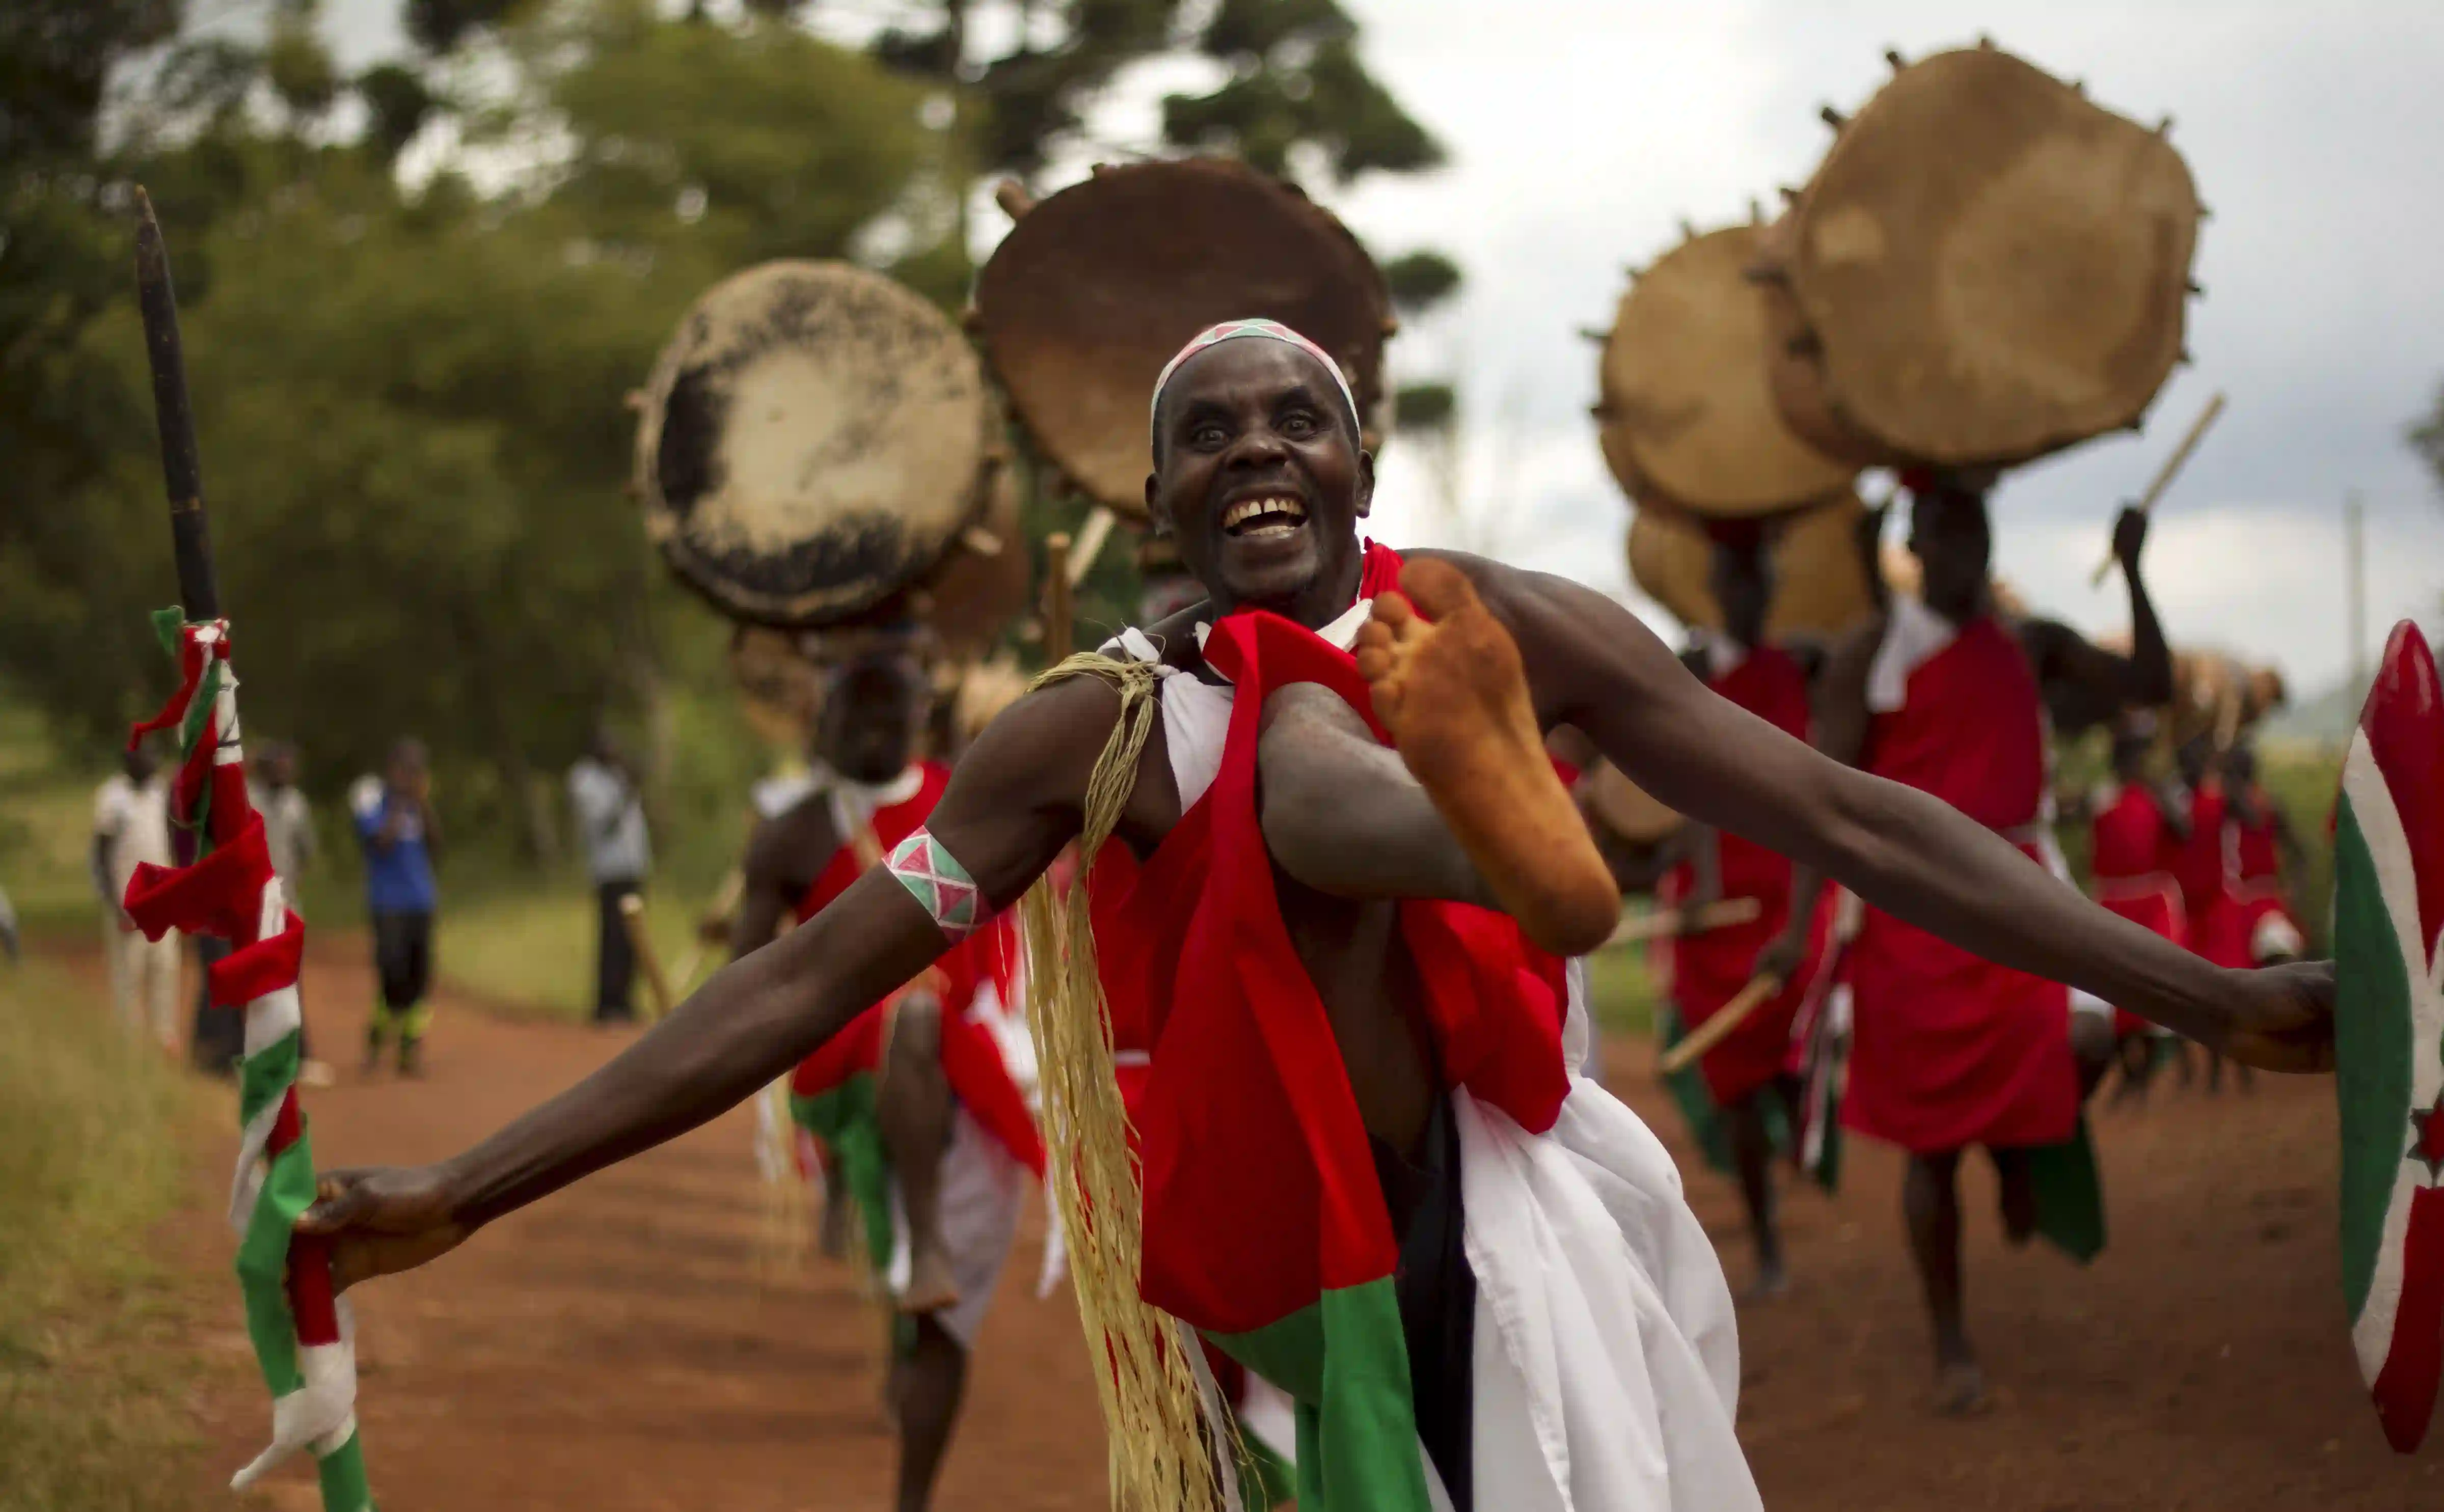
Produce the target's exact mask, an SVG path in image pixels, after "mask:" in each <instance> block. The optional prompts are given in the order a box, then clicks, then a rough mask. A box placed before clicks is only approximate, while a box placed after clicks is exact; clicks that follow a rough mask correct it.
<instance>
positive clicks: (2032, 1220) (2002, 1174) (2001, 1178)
mask: <svg viewBox="0 0 2444 1512" xmlns="http://www.w3.org/2000/svg"><path fill="white" fill-rule="evenodd" d="M1986 1153H1987V1155H1988V1157H1989V1158H1990V1159H1991V1160H1992V1161H1993V1162H1994V1181H1995V1185H1996V1186H1997V1187H1999V1188H2000V1189H2001V1193H2002V1208H2003V1237H2004V1238H2006V1239H2008V1240H2009V1241H2010V1242H2011V1243H2012V1244H2014V1245H2025V1244H2027V1242H2028V1241H2029V1240H2031V1239H2034V1238H2035V1237H2036V1236H2037V1183H2036V1171H2035V1168H2033V1167H2032V1166H2030V1165H2029V1164H2028V1152H2027V1151H2025V1150H1989V1151H1987V1152H1986Z"/></svg>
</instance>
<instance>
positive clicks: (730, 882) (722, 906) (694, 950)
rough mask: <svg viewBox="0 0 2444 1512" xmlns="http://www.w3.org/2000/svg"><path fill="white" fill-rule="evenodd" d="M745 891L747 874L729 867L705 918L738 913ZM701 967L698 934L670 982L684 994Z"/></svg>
mask: <svg viewBox="0 0 2444 1512" xmlns="http://www.w3.org/2000/svg"><path fill="white" fill-rule="evenodd" d="M746 891H747V874H746V873H745V872H742V871H740V870H739V869H738V868H737V867H734V866H733V867H731V869H730V875H729V876H725V877H723V878H722V879H721V887H720V889H719V890H718V891H716V892H715V893H714V894H713V902H712V904H711V905H710V906H708V907H707V908H706V909H705V911H704V912H705V914H706V916H707V917H709V918H717V919H727V918H729V917H730V916H731V914H733V913H737V912H738V899H739V897H740V896H741V895H742V894H745V893H746ZM702 965H704V936H703V935H702V934H698V935H697V936H696V937H695V940H694V943H693V944H691V945H689V947H688V953H687V954H685V955H683V956H681V957H679V964H678V968H677V969H676V970H675V971H673V972H672V973H671V980H672V981H673V982H676V983H677V984H678V986H679V990H680V991H682V992H684V991H686V990H687V989H688V988H689V987H690V986H694V983H695V973H696V968H698V967H701V966H702Z"/></svg>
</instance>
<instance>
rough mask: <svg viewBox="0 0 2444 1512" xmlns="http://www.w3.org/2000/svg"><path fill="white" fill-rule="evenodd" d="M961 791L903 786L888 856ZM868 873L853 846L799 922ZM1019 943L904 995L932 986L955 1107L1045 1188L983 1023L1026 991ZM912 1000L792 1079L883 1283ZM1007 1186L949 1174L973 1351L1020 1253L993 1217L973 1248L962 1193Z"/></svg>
mask: <svg viewBox="0 0 2444 1512" xmlns="http://www.w3.org/2000/svg"><path fill="white" fill-rule="evenodd" d="M949 783H950V771H949V769H948V768H946V767H944V766H942V765H939V764H937V763H934V762H920V763H917V764H916V765H912V766H910V767H909V768H908V770H907V773H906V774H905V775H904V776H903V777H902V778H901V780H900V782H899V783H898V784H894V785H893V786H891V787H887V788H885V789H883V790H882V792H881V793H879V795H878V797H879V799H880V800H881V802H879V803H878V804H877V806H876V807H875V809H874V812H873V815H872V817H871V820H870V821H869V822H870V825H871V827H872V830H873V833H874V838H875V839H876V840H877V841H879V845H880V848H881V850H882V851H884V852H886V853H887V852H888V851H889V850H890V849H891V848H892V847H893V846H895V845H897V844H898V843H899V842H900V841H901V840H903V839H907V838H908V837H909V836H910V835H912V834H914V833H915V832H916V830H917V829H918V828H920V827H921V826H922V825H923V824H924V822H925V818H926V816H927V815H929V814H931V813H932V812H933V811H934V805H935V803H936V802H940V800H941V797H942V790H943V788H944V787H946V786H947V785H948V784H949ZM864 870H865V863H864V862H863V861H862V860H861V858H860V857H859V855H858V847H857V845H856V844H855V843H854V842H852V843H850V844H846V845H842V846H841V847H840V849H838V850H837V851H835V852H834V853H833V854H832V856H831V858H830V859H829V860H828V861H827V862H826V863H825V864H824V869H823V871H822V872H821V873H820V874H818V875H817V876H816V878H815V882H814V885H813V886H812V887H810V888H808V889H807V890H806V893H805V896H804V897H803V898H802V899H800V901H799V903H798V907H797V910H796V913H797V916H798V918H799V919H800V921H802V922H803V921H804V920H805V919H809V918H812V917H813V916H814V915H815V914H816V913H820V912H821V911H822V910H823V909H824V906H825V905H827V904H829V903H830V902H831V901H832V899H834V898H836V897H838V896H839V895H840V894H842V893H844V892H846V891H848V888H849V886H850V884H852V883H853V882H855V881H856V880H857V879H858V877H859V876H861V875H863V873H864ZM1011 935H1012V930H1011V929H1010V927H1009V925H1008V924H1007V923H1004V924H999V925H996V926H995V927H993V928H991V929H986V930H983V931H978V932H977V933H975V934H974V935H972V936H971V937H969V938H968V939H967V940H966V941H964V942H962V943H961V944H960V945H959V946H958V947H956V948H955V949H954V950H951V951H950V952H949V953H948V954H946V955H944V956H943V957H942V959H941V960H940V961H939V962H938V963H936V964H935V967H934V968H932V969H931V970H929V971H928V972H927V973H925V975H923V976H920V977H918V978H917V979H916V981H915V982H913V983H911V984H909V986H908V987H903V988H902V989H901V993H904V992H906V991H908V990H911V989H913V988H916V987H919V986H932V987H933V988H934V989H935V992H936V994H937V995H938V997H939V999H940V1001H941V1004H942V1015H941V1025H942V1040H941V1043H942V1073H943V1076H944V1078H945V1079H947V1080H948V1081H949V1083H950V1086H951V1092H952V1095H953V1096H954V1097H956V1098H957V1099H958V1103H959V1107H960V1109H961V1111H962V1112H963V1113H965V1114H966V1115H967V1117H968V1118H969V1119H971V1120H972V1122H973V1125H974V1127H975V1129H976V1130H978V1131H980V1132H981V1133H983V1134H987V1135H990V1136H991V1141H992V1143H993V1144H994V1145H995V1146H997V1147H998V1148H999V1150H1000V1151H1001V1152H1003V1153H1005V1154H1006V1155H1007V1156H1008V1157H1009V1161H1011V1162H1014V1163H1015V1164H1016V1165H1017V1166H1020V1167H1024V1168H1025V1169H1027V1170H1028V1171H1033V1172H1034V1173H1035V1174H1036V1175H1038V1176H1041V1175H1042V1174H1043V1172H1044V1145H1043V1141H1042V1138H1041V1137H1040V1136H1039V1135H1038V1134H1037V1133H1036V1129H1035V1121H1034V1119H1033V1117H1032V1116H1029V1114H1028V1107H1027V1098H1026V1096H1025V1094H1023V1093H1022V1092H1021V1091H1020V1090H1019V1087H1018V1084H1017V1082H1016V1081H1015V1080H1014V1079H1012V1078H1011V1076H1010V1073H1009V1067H1008V1065H1007V1064H1006V1063H1005V1061H1004V1060H1003V1056H1002V1049H1001V1042H1000V1039H999V1037H998V1035H997V1034H996V1026H995V1025H994V1024H992V1023H991V1022H989V1021H988V1020H987V1019H986V1018H984V1017H983V1016H982V1014H981V1013H980V1012H979V1009H980V1007H981V1008H982V1010H983V1011H984V1012H995V1013H997V1012H1000V1011H1002V1007H1003V1005H1005V1004H1006V1003H1007V1002H1008V1000H1009V994H1010V993H1011V991H1013V990H1014V981H1013V974H1012V973H1013V970H1014V963H1015V960H1016V954H1017V952H1016V951H1015V950H1011V949H1009V948H1008V947H1009V941H1010V938H1011ZM986 986H994V987H995V989H996V990H995V992H994V993H992V994H991V995H990V997H988V995H987V994H985V993H984V992H983V988H985V987H986ZM900 995H901V994H900V993H895V994H893V997H892V999H890V1000H886V1001H885V1002H883V1003H879V1004H877V1005H874V1006H873V1007H871V1008H868V1009H866V1010H865V1012H863V1013H861V1014H860V1015H859V1016H858V1017H857V1018H856V1019H854V1020H853V1021H851V1022H850V1023H849V1025H848V1027H847V1028H845V1029H843V1030H842V1031H841V1033H840V1034H839V1035H838V1036H837V1037H835V1038H833V1039H832V1040H829V1041H827V1042H825V1043H824V1046H823V1048H821V1049H819V1050H817V1051H816V1052H815V1053H814V1054H812V1055H810V1056H808V1057H806V1059H805V1060H802V1061H800V1062H799V1063H798V1068H797V1070H796V1071H795V1072H793V1073H791V1075H790V1078H789V1108H790V1113H791V1114H792V1116H794V1117H795V1118H796V1120H797V1122H798V1123H799V1125H800V1126H801V1127H803V1128H805V1130H807V1132H809V1133H810V1134H813V1135H814V1136H815V1137H816V1138H818V1139H820V1140H822V1141H824V1144H825V1145H826V1146H827V1147H828V1148H829V1151H830V1153H831V1154H832V1156H833V1160H834V1166H835V1169H836V1170H837V1171H838V1172H839V1175H840V1177H841V1180H842V1185H843V1186H844V1187H845V1188H846V1191H845V1192H844V1193H835V1194H834V1195H835V1197H840V1196H845V1197H846V1198H848V1199H849V1200H851V1201H853V1202H855V1203H856V1205H857V1207H858V1209H859V1211H860V1212H861V1215H862V1218H863V1220H864V1224H865V1234H866V1244H867V1249H868V1256H869V1258H870V1259H871V1260H872V1262H873V1263H874V1265H875V1268H876V1270H877V1272H878V1274H879V1273H883V1272H885V1271H887V1270H888V1269H889V1268H890V1267H891V1266H892V1265H893V1264H894V1263H895V1247H896V1246H898V1232H897V1230H898V1224H897V1222H896V1220H895V1218H894V1207H893V1200H892V1189H891V1182H890V1170H889V1165H888V1162H887V1160H886V1159H885V1157H884V1155H883V1152H882V1138H881V1134H880V1131H879V1128H878V1127H877V1126H876V1122H875V1115H874V1106H875V1081H876V1074H877V1072H878V1071H879V1068H880V1066H881V1064H882V1059H883V1055H884V1053H885V1050H886V1047H887V1042H888V1037H889V1032H890V1031H889V1023H890V1011H889V1010H890V1007H891V1005H892V1003H893V1002H896V1001H897V999H898V997H899V996H900ZM980 999H981V1000H983V1001H982V1002H981V1003H980ZM964 1134H965V1130H964V1129H962V1130H961V1131H960V1132H959V1133H955V1134H954V1142H953V1147H952V1149H951V1151H950V1152H949V1153H948V1154H946V1156H945V1165H946V1168H948V1167H954V1166H958V1165H961V1164H964V1163H968V1162H967V1157H965V1156H963V1155H962V1153H961V1146H960V1140H961V1138H962V1136H963V1135H964ZM1007 1185H1008V1183H1006V1182H1004V1183H992V1182H989V1181H984V1180H981V1179H980V1180H977V1181H974V1182H969V1181H966V1180H964V1179H963V1177H962V1175H961V1174H960V1172H959V1171H956V1170H952V1169H946V1171H945V1172H944V1177H943V1184H942V1207H943V1209H944V1210H943V1213H942V1217H941V1222H942V1226H943V1233H944V1239H945V1243H946V1245H947V1246H948V1247H949V1248H950V1250H951V1252H952V1253H951V1260H952V1264H953V1267H954V1270H956V1271H958V1272H960V1273H961V1276H960V1280H961V1286H960V1300H959V1302H958V1304H957V1305H956V1306H954V1307H953V1308H950V1309H948V1310H947V1312H946V1313H945V1315H944V1319H943V1326H944V1327H945V1328H947V1329H948V1330H949V1331H950V1332H951V1334H952V1336H953V1337H955V1338H958V1339H959V1340H960V1342H962V1343H963V1344H971V1345H972V1342H973V1336H974V1332H975V1330H976V1329H977V1328H978V1327H980V1326H981V1325H982V1322H983V1316H984V1310H985V1307H986V1305H987V1304H988V1303H989V1302H990V1301H991V1275H989V1274H986V1272H987V1269H988V1266H989V1267H990V1270H991V1272H992V1273H994V1274H997V1273H998V1269H999V1265H1000V1260H1001V1255H1002V1253H1003V1252H1005V1251H1006V1250H1007V1248H1008V1244H1007V1241H1006V1238H1004V1239H1002V1241H1001V1242H1000V1243H992V1242H991V1240H992V1239H993V1238H994V1237H995V1236H998V1235H999V1233H1000V1230H1001V1229H1002V1228H1003V1227H1005V1226H1006V1224H1005V1223H1003V1222H1002V1221H1001V1215H1000V1214H998V1212H996V1213H994V1214H988V1215H986V1219H987V1220H990V1221H985V1220H980V1223H981V1226H982V1227H985V1228H990V1229H991V1230H993V1234H992V1235H986V1236H980V1238H979V1242H978V1243H976V1244H972V1245H969V1244H962V1243H961V1242H960V1239H959V1233H960V1231H961V1230H962V1229H964V1228H966V1227H969V1226H971V1225H969V1224H967V1223H966V1222H964V1221H963V1220H962V1218H961V1217H960V1215H959V1213H958V1212H956V1211H954V1208H959V1207H960V1206H961V1199H960V1195H959V1192H960V1189H962V1188H963V1187H967V1186H973V1187H976V1188H977V1189H979V1191H980V1192H981V1189H983V1188H984V1187H987V1186H1007ZM995 1195H996V1200H995V1201H993V1202H991V1203H985V1204H983V1205H982V1206H986V1207H991V1208H996V1209H998V1208H1002V1207H1009V1208H1010V1212H1009V1216H1010V1217H1012V1218H1014V1215H1015V1208H1014V1205H1012V1204H1011V1203H1010V1202H1009V1201H1008V1200H1007V1197H1008V1194H1007V1193H998V1194H995ZM898 1247H904V1246H898ZM988 1252H990V1260H989V1261H988V1259H987V1255H988ZM971 1273H972V1274H971ZM979 1282H981V1284H979Z"/></svg>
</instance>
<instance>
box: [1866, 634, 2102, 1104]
mask: <svg viewBox="0 0 2444 1512" xmlns="http://www.w3.org/2000/svg"><path fill="white" fill-rule="evenodd" d="M1867 769H1868V770H1869V771H1871V772H1874V773H1875V774H1876V775H1878V776H1879V777H1887V778H1890V779H1892V780H1893V781H1895V782H1898V783H1903V784H1908V785H1909V786H1912V787H1915V788H1917V789H1919V790H1920V791H1922V792H1926V793H1931V794H1933V795H1934V796H1935V797H1937V798H1940V799H1942V800H1943V801H1944V802H1947V803H1950V804H1951V805H1952V806H1953V807H1954V808H1957V809H1959V810H1960V811H1961V812H1963V813H1965V814H1967V815H1968V816H1969V817H1970V818H1972V819H1973V820H1975V821H1978V822H1979V823H1981V824H1984V825H1985V826H1986V827H1988V828H1989V829H1992V830H1996V831H2000V832H2002V833H2003V834H2004V835H2006V836H2007V837H2009V838H2010V839H2015V840H2018V841H2020V843H2021V848H2022V849H2023V850H2024V851H2026V852H2027V854H2028V856H2029V858H2030V862H2031V864H2036V863H2037V857H2038V854H2039V853H2038V851H2037V848H2036V846H2035V844H2034V843H2033V836H2032V835H2031V834H2030V833H2029V832H2030V831H2031V830H2032V829H2033V827H2034V825H2035V823H2036V822H2037V819H2038V814H2039V810H2040V807H2041V804H2042V802H2043V798H2044V790H2045V723H2044V714H2043V706H2042V705H2041V704H2040V702H2039V701H2038V696H2037V681H2036V675H2035V673H2032V672H2031V671H2030V670H2029V668H2028V664H2027V657H2026V656H2025V655H2023V654H2022V653H2021V651H2020V647H2019V644H2018V642H2017V641H2015V640H2014V639H2012V637H2011V636H2010V635H2009V632H2007V631H2006V630H2004V628H2003V627H2002V626H2001V625H1999V624H1997V623H1996V622H1995V621H1994V620H1993V619H1992V618H1980V619H1976V620H1972V622H1971V623H1969V624H1968V625H1965V626H1963V627H1962V628H1961V631H1960V634H1959V635H1958V636H1956V637H1955V638H1954V639H1953V642H1952V643H1951V644H1950V645H1949V646H1946V647H1945V648H1944V649H1943V650H1941V651H1939V652H1937V653H1936V654H1935V655H1933V656H1931V657H1929V658H1928V659H1927V660H1926V661H1925V662H1924V663H1922V664H1921V665H1920V666H1919V667H1918V668H1917V669H1916V671H1914V672H1912V673H1910V676H1909V692H1908V698H1907V700H1906V701H1905V703H1904V704H1903V706H1902V707H1901V709H1900V710H1898V711H1896V712H1893V713H1888V714H1878V715H1876V716H1875V719H1874V721H1873V723H1872V724H1871V726H1870V727H1869V729H1868V736H1867ZM1848 970H1849V975H1850V982H1851V986H1852V988H1853V991H1854V993H1855V999H1856V1005H1857V1017H1856V1024H1855V1028H1854V1031H1853V1035H1854V1038H1853V1042H1852V1050H1851V1061H1850V1084H1849V1090H1848V1092H1847V1094H1846V1095H1845V1096H1844V1097H1843V1099H1842V1122H1843V1123H1844V1124H1846V1125H1847V1126H1848V1127H1850V1128H1852V1129H1855V1130H1857V1131H1858V1132H1860V1133H1861V1134H1867V1135H1869V1136H1871V1137H1873V1138H1878V1139H1882V1140H1885V1141H1886V1142H1888V1143H1891V1144H1896V1145H1898V1146H1900V1147H1901V1148H1902V1149H1904V1150H1909V1151H1913V1152H1933V1151H1940V1150H1957V1149H1960V1148H1962V1147H1964V1146H1967V1145H1972V1144H1982V1145H1989V1146H2001V1147H2005V1148H2009V1147H2016V1146H2030V1145H2047V1144H2057V1143H2060V1142H2062V1141H2063V1140H2065V1139H2068V1138H2069V1137H2070V1136H2071V1134H2072V1132H2073V1130H2074V1129H2075V1127H2076V1126H2077V1123H2078V1120H2079V1074H2078V1068H2077V1065H2076V1063H2075V1061H2074V1060H2073V1059H2072V1055H2071V1046H2070V1011H2069V1010H2070V1003H2069V996H2068V992H2067V990H2066V989H2065V988H2064V987H2063V986H2061V985H2059V984H2057V983H2052V982H2046V981H2044V980H2042V979H2040V978H2037V977H2033V976H2029V975H2027V974H2026V973H2024V972H2020V971H2014V970H2011V969H2010V968H2008V967H2001V966H1996V965H1994V964H1993V963H1992V962H1990V961H1985V960H1981V959H1979V958H1978V957H1976V956H1974V955H1972V954H1970V953H1969V952H1968V951H1966V950H1961V949H1960V948H1959V947H1957V946H1955V945H1953V944H1951V943H1949V942H1948V941H1944V940H1940V939H1937V938H1936V937H1935V936H1934V935H1932V934H1929V933H1927V932H1926V931H1923V930H1920V929H1918V928H1916V926H1914V925H1910V924H1905V923H1903V922H1901V921H1900V920H1899V919H1897V918H1894V917H1893V916H1892V915H1890V914H1888V913H1882V912H1881V911H1879V910H1875V909H1870V910H1868V911H1867V915H1866V918H1865V921H1864V924H1863V926H1862V927H1861V931H1860V933H1859V938H1858V940H1857V941H1856V942H1855V943H1854V944H1853V945H1852V947H1851V950H1850V956H1849V962H1848Z"/></svg>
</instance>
